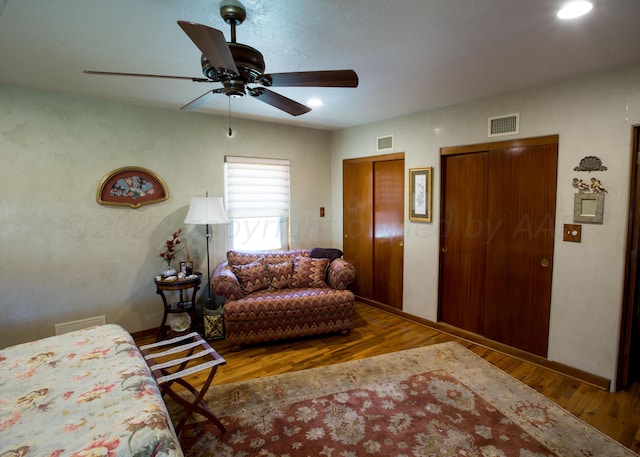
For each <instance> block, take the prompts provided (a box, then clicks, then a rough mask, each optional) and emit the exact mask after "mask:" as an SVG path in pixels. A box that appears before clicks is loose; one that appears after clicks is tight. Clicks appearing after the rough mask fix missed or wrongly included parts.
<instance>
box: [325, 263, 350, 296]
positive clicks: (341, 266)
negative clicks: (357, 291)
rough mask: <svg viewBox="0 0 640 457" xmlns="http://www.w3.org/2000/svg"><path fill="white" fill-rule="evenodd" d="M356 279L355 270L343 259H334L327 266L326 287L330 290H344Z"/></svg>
mask: <svg viewBox="0 0 640 457" xmlns="http://www.w3.org/2000/svg"><path fill="white" fill-rule="evenodd" d="M355 279H356V268H355V267H354V266H353V265H351V264H350V263H349V262H347V261H346V260H344V259H341V258H339V259H335V260H334V261H333V262H331V263H330V264H329V271H328V272H327V285H328V286H329V287H331V288H332V289H338V290H344V289H346V288H347V287H349V284H351V283H352V282H353V281H354V280H355Z"/></svg>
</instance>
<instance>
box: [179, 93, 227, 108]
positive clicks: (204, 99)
mask: <svg viewBox="0 0 640 457" xmlns="http://www.w3.org/2000/svg"><path fill="white" fill-rule="evenodd" d="M223 90H224V89H222V88H220V89H213V90H210V91H209V92H205V93H204V94H202V95H201V96H199V97H198V98H195V99H193V100H191V101H190V102H189V103H187V104H186V105H183V106H181V107H180V109H181V110H190V109H198V108H201V107H203V106H204V105H206V104H207V103H209V102H210V101H211V99H212V98H213V96H214V95H215V94H221V93H222V91H223Z"/></svg>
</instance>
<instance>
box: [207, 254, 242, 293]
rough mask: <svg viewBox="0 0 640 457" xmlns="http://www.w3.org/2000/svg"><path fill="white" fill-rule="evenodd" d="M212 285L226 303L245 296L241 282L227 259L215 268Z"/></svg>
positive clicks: (214, 291)
mask: <svg viewBox="0 0 640 457" xmlns="http://www.w3.org/2000/svg"><path fill="white" fill-rule="evenodd" d="M211 286H212V287H213V293H215V294H216V295H220V296H221V297H223V298H224V302H225V303H227V302H228V301H231V300H238V299H240V298H242V297H243V294H242V289H241V288H240V282H239V281H238V278H237V277H236V275H235V274H234V273H233V270H231V267H230V266H229V263H228V262H226V261H225V262H221V263H220V264H218V266H217V267H216V269H215V270H214V272H213V276H211Z"/></svg>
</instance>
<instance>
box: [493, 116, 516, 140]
mask: <svg viewBox="0 0 640 457" xmlns="http://www.w3.org/2000/svg"><path fill="white" fill-rule="evenodd" d="M518 133H520V113H512V114H503V115H502V116H494V117H490V118H489V136H503V135H517V134H518Z"/></svg>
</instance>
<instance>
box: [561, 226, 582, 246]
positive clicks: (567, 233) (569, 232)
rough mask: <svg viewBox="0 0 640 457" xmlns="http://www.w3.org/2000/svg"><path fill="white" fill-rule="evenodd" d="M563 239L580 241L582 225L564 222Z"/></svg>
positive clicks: (573, 241) (574, 241)
mask: <svg viewBox="0 0 640 457" xmlns="http://www.w3.org/2000/svg"><path fill="white" fill-rule="evenodd" d="M563 233H564V235H563V236H562V240H563V241H571V242H572V243H580V242H581V241H582V225H580V224H564V232H563Z"/></svg>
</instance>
